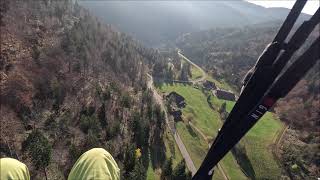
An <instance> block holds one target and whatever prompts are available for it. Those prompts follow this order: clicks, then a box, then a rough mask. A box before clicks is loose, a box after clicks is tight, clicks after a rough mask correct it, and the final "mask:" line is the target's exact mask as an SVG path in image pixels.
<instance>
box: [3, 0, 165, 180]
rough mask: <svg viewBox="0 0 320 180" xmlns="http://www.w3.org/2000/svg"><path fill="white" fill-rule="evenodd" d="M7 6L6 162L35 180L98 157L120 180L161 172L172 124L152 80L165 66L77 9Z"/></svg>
mask: <svg viewBox="0 0 320 180" xmlns="http://www.w3.org/2000/svg"><path fill="white" fill-rule="evenodd" d="M0 5H1V6H0V9H1V56H0V57H1V58H0V77H1V82H0V88H1V91H0V92H1V94H0V95H1V96H0V97H1V111H0V112H1V116H0V123H1V143H0V153H1V157H5V156H9V157H13V158H16V159H18V160H20V161H21V162H23V163H25V164H26V165H27V166H28V168H29V170H30V174H31V177H32V179H44V178H45V176H47V177H48V179H65V178H66V177H67V176H68V173H69V171H70V169H71V167H72V165H73V163H74V162H75V161H76V160H77V158H78V157H79V156H80V155H81V154H82V153H83V152H85V151H86V150H88V149H91V148H93V147H102V148H105V149H106V150H108V151H109V152H110V153H111V154H112V155H113V157H114V158H115V160H116V161H117V163H118V165H119V166H120V169H121V177H122V179H144V178H145V177H146V170H147V169H148V166H149V164H150V163H149V162H150V161H151V162H152V163H151V164H152V167H153V168H159V167H160V166H161V165H162V160H164V158H161V157H163V156H164V153H165V152H164V150H162V148H159V147H163V146H162V144H163V142H162V135H163V132H164V114H163V112H162V111H161V110H160V107H159V106H157V105H156V104H155V103H154V102H153V99H152V93H151V92H150V90H148V89H147V76H146V73H147V71H148V67H149V66H150V65H152V64H153V63H154V62H155V61H161V58H160V56H159V55H158V54H157V53H156V52H155V51H154V50H151V49H147V48H144V47H142V46H141V45H139V44H138V43H137V42H135V41H133V40H132V39H131V38H130V37H129V36H126V35H125V34H123V33H120V32H118V31H116V30H115V29H114V28H112V27H111V26H110V25H105V24H103V23H100V22H99V21H98V20H97V19H96V18H95V17H94V16H91V15H90V13H89V12H88V11H86V10H85V9H83V8H82V7H80V6H79V5H78V4H77V3H76V4H74V3H72V1H69V0H65V1H50V0H48V1H47V0H44V1H32V0H30V1H15V0H10V1H9V0H5V1H1V3H0ZM139 149H140V151H141V156H140V155H136V152H137V151H138V150H139Z"/></svg>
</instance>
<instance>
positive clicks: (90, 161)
mask: <svg viewBox="0 0 320 180" xmlns="http://www.w3.org/2000/svg"><path fill="white" fill-rule="evenodd" d="M91 179H92V180H119V179H120V169H119V167H118V165H117V163H116V161H115V160H114V159H113V157H112V156H111V154H110V153H109V152H107V151H106V150H104V149H102V148H94V149H91V150H89V151H87V152H85V153H84V154H82V155H81V156H80V158H79V159H78V160H77V162H76V163H75V164H74V165H73V167H72V169H71V172H70V174H69V177H68V180H91Z"/></svg>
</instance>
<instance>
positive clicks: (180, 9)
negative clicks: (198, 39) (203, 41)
mask: <svg viewBox="0 0 320 180" xmlns="http://www.w3.org/2000/svg"><path fill="white" fill-rule="evenodd" d="M80 3H81V4H82V5H83V6H85V7H87V8H89V9H90V11H91V12H93V13H94V14H96V15H97V16H98V17H100V18H101V19H103V20H104V21H105V22H107V23H111V24H114V25H115V26H117V27H118V28H119V29H120V30H121V31H123V32H126V33H129V34H131V35H133V37H135V38H137V39H139V40H142V41H143V42H144V43H147V44H148V45H153V46H161V45H163V43H166V44H167V43H170V41H171V40H173V39H174V38H176V37H177V36H178V35H180V34H182V33H187V32H196V31H200V30H206V29H210V28H214V27H239V26H245V25H252V24H257V23H262V22H269V21H275V20H283V19H284V18H285V16H286V15H287V13H288V9H284V8H264V7H261V6H257V5H254V4H251V3H249V2H246V1H152V2H148V1H135V2H132V1H80ZM306 16H307V15H303V18H305V17H306Z"/></svg>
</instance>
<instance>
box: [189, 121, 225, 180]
mask: <svg viewBox="0 0 320 180" xmlns="http://www.w3.org/2000/svg"><path fill="white" fill-rule="evenodd" d="M189 125H190V126H192V127H193V128H194V129H195V130H196V131H197V132H198V133H199V134H200V135H201V136H202V138H203V139H204V140H205V141H206V142H207V144H208V148H209V149H210V146H211V144H210V142H209V140H208V138H207V136H206V135H205V134H203V132H202V131H201V130H200V129H199V128H197V127H196V126H195V125H194V124H193V123H192V122H190V121H189ZM217 167H218V169H219V171H220V172H221V174H222V176H223V178H224V179H225V180H229V179H230V178H229V177H228V176H227V174H226V173H225V171H224V169H223V168H222V166H221V165H220V163H218V164H217Z"/></svg>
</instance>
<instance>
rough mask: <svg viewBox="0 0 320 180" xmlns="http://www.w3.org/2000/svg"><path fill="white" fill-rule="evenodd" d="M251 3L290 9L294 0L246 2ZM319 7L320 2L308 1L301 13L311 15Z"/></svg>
mask: <svg viewBox="0 0 320 180" xmlns="http://www.w3.org/2000/svg"><path fill="white" fill-rule="evenodd" d="M247 1H249V2H251V3H254V4H257V5H261V6H264V7H285V8H289V9H291V8H292V6H293V4H294V2H295V1H294V0H277V1H274V0H247ZM319 6H320V2H319V0H309V1H308V2H307V4H306V5H305V6H304V9H303V10H302V12H304V13H307V14H313V13H314V12H316V10H317V9H318V8H319Z"/></svg>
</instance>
